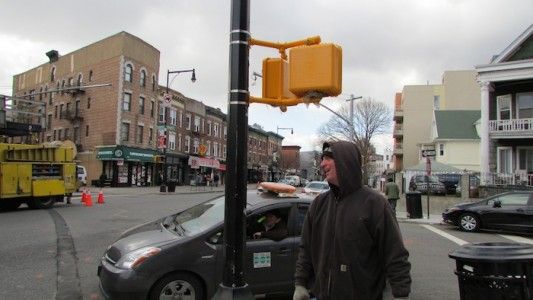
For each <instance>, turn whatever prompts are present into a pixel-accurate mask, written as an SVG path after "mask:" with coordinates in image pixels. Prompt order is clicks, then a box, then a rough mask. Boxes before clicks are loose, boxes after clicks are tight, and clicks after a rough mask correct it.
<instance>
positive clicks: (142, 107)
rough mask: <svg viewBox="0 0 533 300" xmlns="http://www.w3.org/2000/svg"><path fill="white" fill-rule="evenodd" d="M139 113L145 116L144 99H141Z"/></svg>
mask: <svg viewBox="0 0 533 300" xmlns="http://www.w3.org/2000/svg"><path fill="white" fill-rule="evenodd" d="M139 113H140V114H141V115H144V97H139Z"/></svg>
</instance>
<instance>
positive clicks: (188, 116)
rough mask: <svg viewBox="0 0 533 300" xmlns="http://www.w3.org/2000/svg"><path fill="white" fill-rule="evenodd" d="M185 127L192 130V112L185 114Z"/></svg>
mask: <svg viewBox="0 0 533 300" xmlns="http://www.w3.org/2000/svg"><path fill="white" fill-rule="evenodd" d="M185 129H187V130H191V114H186V115H185Z"/></svg>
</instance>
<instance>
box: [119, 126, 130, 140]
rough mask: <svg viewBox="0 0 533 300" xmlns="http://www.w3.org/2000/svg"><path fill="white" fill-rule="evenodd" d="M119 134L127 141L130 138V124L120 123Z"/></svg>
mask: <svg viewBox="0 0 533 300" xmlns="http://www.w3.org/2000/svg"><path fill="white" fill-rule="evenodd" d="M120 136H121V137H122V140H123V141H129V139H130V124H129V123H125V122H124V123H122V126H121V127H120Z"/></svg>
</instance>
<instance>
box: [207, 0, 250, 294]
mask: <svg viewBox="0 0 533 300" xmlns="http://www.w3.org/2000/svg"><path fill="white" fill-rule="evenodd" d="M249 28H250V0H232V1H231V32H230V55H229V59H230V84H229V85H230V86H229V105H228V141H227V147H226V149H227V171H226V172H227V176H226V178H227V180H226V187H225V192H226V200H225V201H226V202H225V211H224V247H225V261H224V274H223V277H222V283H221V284H220V286H219V288H218V290H217V292H216V294H215V296H214V297H213V299H253V295H252V292H251V290H250V288H249V287H248V285H247V284H246V282H245V280H244V274H243V266H244V247H245V244H244V227H245V226H244V224H245V215H244V210H245V208H246V167H247V164H246V162H247V157H248V103H249V91H248V75H249V74H248V73H249V69H248V68H249V66H248V55H249V49H248V41H249V40H250V32H249Z"/></svg>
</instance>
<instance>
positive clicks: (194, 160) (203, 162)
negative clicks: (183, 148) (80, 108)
mask: <svg viewBox="0 0 533 300" xmlns="http://www.w3.org/2000/svg"><path fill="white" fill-rule="evenodd" d="M189 166H191V169H198V168H200V167H207V168H213V169H220V162H219V161H218V160H216V159H212V158H205V157H197V156H189Z"/></svg>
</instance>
